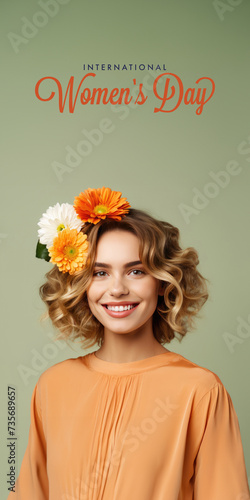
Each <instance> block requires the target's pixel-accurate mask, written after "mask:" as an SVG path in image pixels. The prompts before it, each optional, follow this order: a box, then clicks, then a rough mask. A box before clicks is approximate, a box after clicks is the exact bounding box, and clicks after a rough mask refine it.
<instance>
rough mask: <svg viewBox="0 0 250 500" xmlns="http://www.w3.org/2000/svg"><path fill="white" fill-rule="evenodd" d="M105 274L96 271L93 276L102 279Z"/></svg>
mask: <svg viewBox="0 0 250 500" xmlns="http://www.w3.org/2000/svg"><path fill="white" fill-rule="evenodd" d="M106 274H107V273H106V272H105V271H96V272H95V273H94V274H93V276H97V277H98V278H102V277H103V276H106Z"/></svg>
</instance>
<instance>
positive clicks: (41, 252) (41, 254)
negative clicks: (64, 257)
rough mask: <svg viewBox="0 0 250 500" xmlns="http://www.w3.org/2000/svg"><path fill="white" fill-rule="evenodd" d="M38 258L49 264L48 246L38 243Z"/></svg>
mask: <svg viewBox="0 0 250 500" xmlns="http://www.w3.org/2000/svg"><path fill="white" fill-rule="evenodd" d="M36 257H37V258H38V259H44V260H46V261H47V262H49V261H50V256H49V252H48V249H47V247H46V245H42V243H40V242H39V241H38V242H37V246H36Z"/></svg>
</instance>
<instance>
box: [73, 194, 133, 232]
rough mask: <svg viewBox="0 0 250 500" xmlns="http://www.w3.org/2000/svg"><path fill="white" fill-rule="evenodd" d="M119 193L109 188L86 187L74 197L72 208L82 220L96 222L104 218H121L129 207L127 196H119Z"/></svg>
mask: <svg viewBox="0 0 250 500" xmlns="http://www.w3.org/2000/svg"><path fill="white" fill-rule="evenodd" d="M121 195H122V193H120V192H119V191H111V189H110V188H105V187H102V188H98V189H91V188H88V189H86V190H85V191H84V192H83V193H80V194H79V196H76V197H75V203H74V209H75V211H76V213H77V215H78V217H79V218H80V219H81V220H82V221H83V222H91V223H92V224H97V223H98V222H100V220H101V219H106V218H107V219H115V220H121V218H122V217H123V216H124V215H125V214H127V213H128V209H129V208H130V204H129V203H128V201H126V200H127V198H121Z"/></svg>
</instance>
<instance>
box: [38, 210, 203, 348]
mask: <svg viewBox="0 0 250 500" xmlns="http://www.w3.org/2000/svg"><path fill="white" fill-rule="evenodd" d="M115 229H120V230H124V231H130V232H132V233H133V234H135V235H136V236H137V237H138V239H139V243H140V245H139V257H140V260H141V261H142V263H143V265H144V266H145V269H146V270H147V272H149V273H150V274H151V275H152V276H153V277H155V278H157V279H159V280H160V281H161V282H163V283H164V285H165V290H164V295H163V296H159V297H158V304H157V308H156V310H155V312H154V314H153V333H154V337H155V338H156V340H157V341H158V342H159V343H160V344H165V343H169V342H170V341H171V340H172V339H173V338H175V337H176V338H177V339H178V340H179V341H181V340H182V339H183V337H184V335H185V334H186V333H187V332H188V330H190V329H191V328H194V327H195V323H194V317H195V316H197V314H198V312H199V310H200V309H201V307H202V306H203V304H204V303H205V302H206V300H207V299H208V291H207V285H206V281H208V280H207V279H206V278H204V277H203V276H202V275H201V274H200V272H199V271H198V269H197V265H198V264H199V258H198V253H197V251H196V250H195V249H194V248H192V247H189V248H186V249H184V250H183V249H182V248H181V247H180V245H179V230H178V228H176V227H174V226H172V225H171V224H169V223H168V222H164V221H160V220H157V219H155V218H153V217H152V216H150V215H149V214H148V213H147V212H145V211H142V210H137V209H133V208H131V209H130V210H129V214H128V215H126V216H125V217H123V219H122V220H121V221H115V220H113V219H105V220H102V221H100V222H99V223H98V224H96V225H93V224H89V223H87V224H85V225H84V226H83V228H82V232H83V233H84V234H87V238H88V242H89V252H88V257H87V263H86V267H85V269H83V270H82V271H78V272H77V273H76V274H74V275H69V274H67V273H65V274H64V273H62V272H60V271H59V269H58V267H57V266H54V267H53V268H52V269H51V270H50V271H49V272H48V273H47V274H46V278H47V281H46V282H45V283H44V284H43V285H42V286H41V287H40V289H39V293H40V297H41V298H42V300H43V301H44V302H45V304H46V305H47V313H46V314H45V317H50V319H51V321H52V323H53V325H54V326H55V327H56V328H57V329H58V330H59V333H58V338H63V339H65V340H75V339H79V340H80V341H81V343H82V347H83V348H85V347H87V348H88V347H91V346H93V345H95V344H96V343H97V344H98V346H99V347H100V346H101V345H102V343H103V341H104V328H103V325H102V324H101V323H100V322H99V321H98V320H97V319H96V318H95V317H94V316H93V315H92V313H91V311H90V308H89V305H88V299H87V290H88V288H89V285H90V283H91V280H92V276H93V271H94V263H95V256H96V250H97V244H98V241H99V239H100V237H101V235H102V234H104V233H105V232H107V231H113V230H115Z"/></svg>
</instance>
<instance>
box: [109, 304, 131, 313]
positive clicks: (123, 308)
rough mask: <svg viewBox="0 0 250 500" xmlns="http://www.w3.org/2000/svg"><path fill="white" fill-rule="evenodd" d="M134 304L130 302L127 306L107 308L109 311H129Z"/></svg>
mask: <svg viewBox="0 0 250 500" xmlns="http://www.w3.org/2000/svg"><path fill="white" fill-rule="evenodd" d="M133 307H135V305H133V304H131V305H128V306H107V309H108V310H109V311H115V312H118V311H119V312H122V311H129V310H130V309H133Z"/></svg>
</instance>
